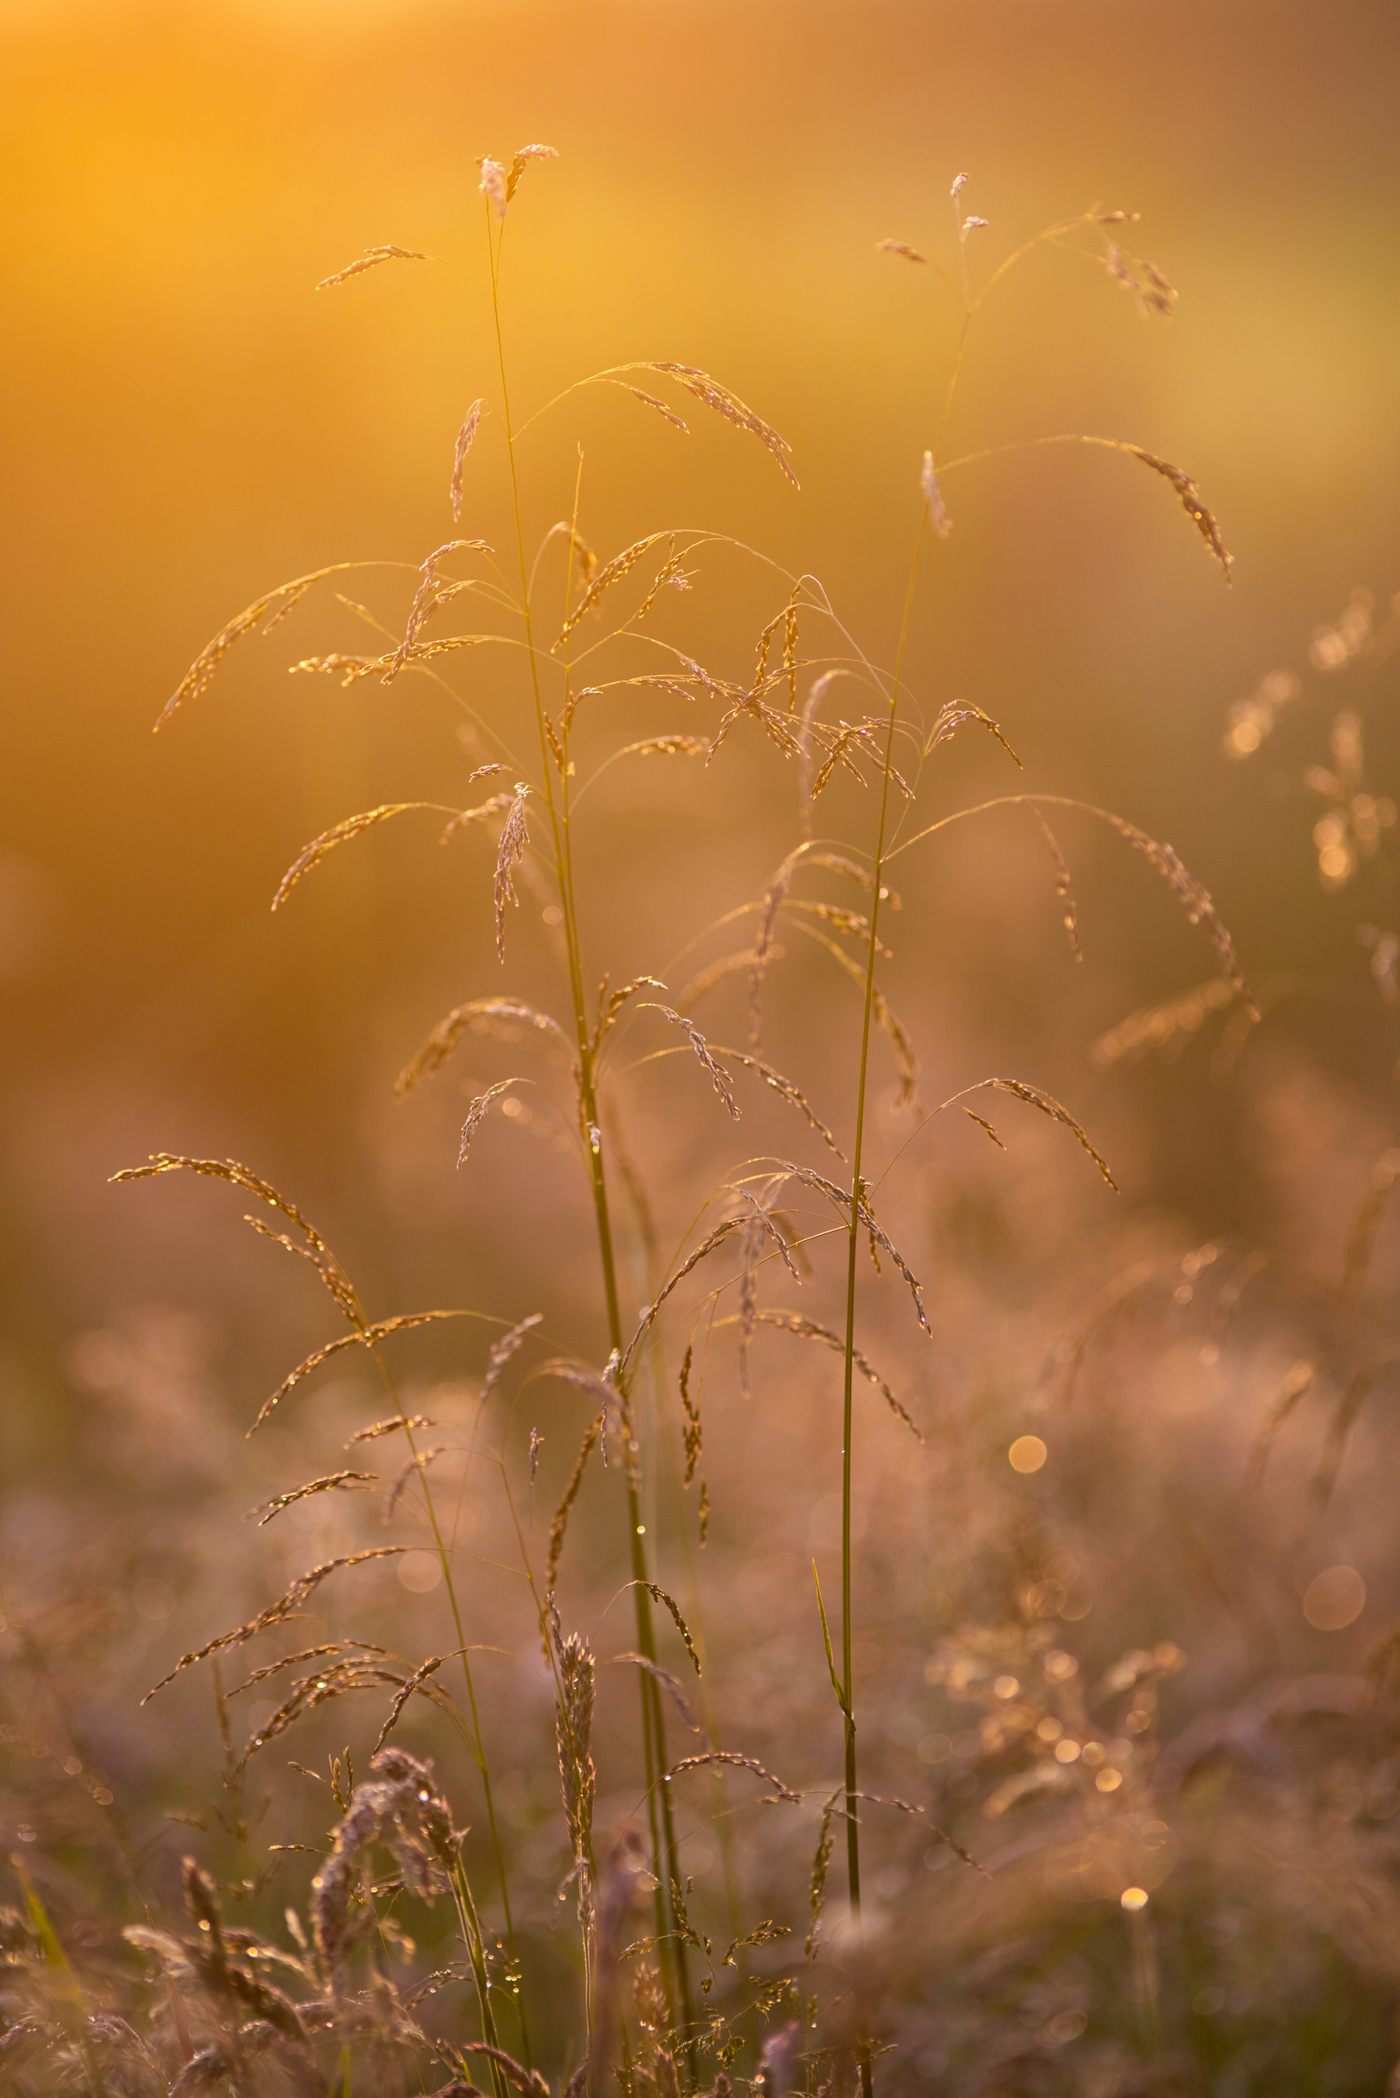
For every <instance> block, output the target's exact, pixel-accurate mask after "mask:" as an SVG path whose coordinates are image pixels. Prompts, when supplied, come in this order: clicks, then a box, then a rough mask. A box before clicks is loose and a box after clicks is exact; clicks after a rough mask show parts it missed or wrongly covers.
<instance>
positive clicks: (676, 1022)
mask: <svg viewBox="0 0 1400 2098" xmlns="http://www.w3.org/2000/svg"><path fill="white" fill-rule="evenodd" d="M654 1010H655V1011H656V1012H658V1013H660V1015H661V1017H662V1019H663V1020H669V1021H670V1022H671V1023H672V1025H673V1026H675V1027H679V1028H680V1029H681V1030H682V1031H683V1033H684V1034H685V1035H686V1037H687V1039H688V1040H689V1042H690V1046H691V1048H692V1049H693V1050H694V1051H695V1055H696V1058H697V1060H698V1062H699V1063H700V1065H701V1068H702V1069H703V1070H705V1071H708V1073H709V1075H710V1083H711V1084H712V1085H713V1086H714V1089H715V1091H716V1092H717V1093H718V1094H719V1097H720V1099H721V1100H722V1101H723V1102H724V1104H725V1106H726V1107H727V1108H728V1110H729V1112H730V1114H731V1115H732V1116H733V1118H734V1120H735V1121H736V1122H737V1121H738V1120H739V1103H738V1101H737V1100H736V1099H735V1098H734V1088H733V1086H732V1084H731V1083H730V1079H729V1073H728V1071H726V1070H725V1068H724V1065H723V1064H722V1063H720V1062H718V1061H717V1059H716V1058H715V1057H714V1056H713V1055H712V1054H711V1053H710V1045H709V1043H708V1042H707V1041H706V1040H705V1037H704V1035H703V1034H701V1032H700V1030H699V1028H698V1027H697V1026H696V1025H695V1022H694V1021H693V1020H687V1019H686V1018H685V1017H684V1015H683V1014H681V1013H678V1012H675V1011H674V1010H673V1009H672V1008H671V1007H670V1006H669V1005H658V1006H656V1007H655V1008H654Z"/></svg>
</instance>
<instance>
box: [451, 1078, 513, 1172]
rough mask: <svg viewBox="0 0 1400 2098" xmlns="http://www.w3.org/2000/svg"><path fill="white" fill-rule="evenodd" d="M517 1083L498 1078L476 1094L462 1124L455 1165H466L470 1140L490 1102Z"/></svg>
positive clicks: (482, 1119)
mask: <svg viewBox="0 0 1400 2098" xmlns="http://www.w3.org/2000/svg"><path fill="white" fill-rule="evenodd" d="M518 1083H519V1081H518V1079H514V1078H500V1079H498V1080H497V1081H496V1083H495V1085H488V1086H487V1088H486V1091H485V1092H484V1093H478V1094H477V1096H476V1098H475V1099H474V1100H473V1101H472V1102H471V1104H470V1105H469V1106H468V1108H467V1119H466V1120H465V1122H463V1124H462V1141H461V1144H460V1146H459V1148H458V1151H457V1163H458V1165H459V1166H464V1165H465V1164H466V1162H467V1153H468V1152H469V1151H470V1150H471V1147H472V1138H473V1137H474V1136H475V1135H476V1132H477V1130H478V1129H479V1128H480V1127H481V1125H482V1123H483V1122H484V1121H485V1119H486V1114H487V1110H488V1109H489V1108H490V1105H491V1102H492V1101H493V1100H499V1099H500V1097H501V1094H502V1093H505V1092H509V1090H510V1088H511V1087H512V1086H513V1085H516V1084H518Z"/></svg>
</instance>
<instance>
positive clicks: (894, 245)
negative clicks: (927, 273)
mask: <svg viewBox="0 0 1400 2098" xmlns="http://www.w3.org/2000/svg"><path fill="white" fill-rule="evenodd" d="M875 252H876V254H877V255H902V256H903V257H904V259H905V261H906V262H922V261H923V260H924V259H925V258H924V257H923V256H922V255H921V254H920V253H919V251H918V249H917V248H911V247H910V245H909V243H908V241H907V240H877V241H876V243H875Z"/></svg>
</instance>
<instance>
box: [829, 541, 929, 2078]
mask: <svg viewBox="0 0 1400 2098" xmlns="http://www.w3.org/2000/svg"><path fill="white" fill-rule="evenodd" d="M927 531H928V505H927V504H925V505H924V508H923V513H922V515H921V518H920V521H919V533H918V538H917V539H916V541H915V543H914V559H913V562H912V563H911V565H910V570H909V585H908V589H907V590H906V592H905V597H904V616H903V619H902V620H901V623H900V629H899V649H898V653H897V654H896V657H895V668H894V680H893V683H892V685H891V687H890V699H889V714H888V719H887V722H886V727H885V752H884V761H883V765H882V768H881V779H880V820H879V825H878V828H877V831H876V842H875V856H874V861H873V864H872V867H871V873H872V876H873V887H872V891H871V898H870V930H869V937H868V940H867V943H866V953H865V1003H864V1009H863V1012H862V1016H861V1034H860V1071H859V1076H858V1078H857V1082H856V1113H855V1134H854V1139H853V1143H852V1148H851V1218H850V1230H849V1234H848V1240H847V1248H846V1329H845V1337H844V1340H845V1344H844V1349H843V1359H842V1372H843V1374H842V1401H841V1688H842V1693H843V1710H842V1720H843V1724H844V1728H845V1747H846V1757H845V1791H846V1875H847V1887H848V1894H849V1900H850V1907H851V1923H852V1926H853V1928H854V1930H855V1933H856V1939H857V1943H859V1941H860V1928H861V1911H860V1822H859V1819H858V1813H857V1809H858V1805H859V1801H858V1797H857V1772H856V1719H855V1687H854V1681H853V1673H852V1628H853V1619H854V1612H853V1607H852V1605H853V1596H852V1583H851V1481H852V1477H853V1473H854V1463H853V1449H852V1439H853V1429H854V1408H853V1400H854V1391H855V1358H856V1265H857V1261H858V1258H859V1254H860V1206H861V1200H862V1197H863V1195H864V1192H865V1184H864V1181H863V1179H862V1177H861V1169H862V1164H863V1161H864V1156H865V1119H866V1103H867V1097H868V1085H869V1075H870V1027H871V1022H872V1020H873V1018H874V1014H875V966H876V960H877V957H878V955H879V951H880V942H879V928H880V895H881V885H882V880H883V874H884V865H885V841H886V835H887V832H888V828H889V807H890V775H891V772H892V770H893V765H894V736H895V727H896V724H897V721H898V716H899V692H900V680H901V677H902V675H903V670H904V651H905V647H906V645H907V642H908V639H909V618H910V613H911V611H912V609H913V603H914V586H915V584H916V582H917V580H918V574H919V561H920V558H921V556H922V554H923V549H924V537H925V534H926V533H927ZM857 2029H858V2033H859V2049H860V2086H861V2093H862V2098H871V2092H872V2090H873V2088H874V2082H873V2076H872V2071H871V2062H870V2040H869V2035H868V2033H867V2031H866V2028H865V2021H864V2016H863V2014H862V2016H861V2018H860V2020H859V2023H858V2028H857Z"/></svg>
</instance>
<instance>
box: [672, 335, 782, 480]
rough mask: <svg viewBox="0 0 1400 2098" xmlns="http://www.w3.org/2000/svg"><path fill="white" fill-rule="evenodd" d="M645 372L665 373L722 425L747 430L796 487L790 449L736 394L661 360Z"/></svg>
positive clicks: (692, 367) (686, 368) (686, 367)
mask: <svg viewBox="0 0 1400 2098" xmlns="http://www.w3.org/2000/svg"><path fill="white" fill-rule="evenodd" d="M645 368H646V369H647V370H649V371H654V372H665V373H666V374H667V376H668V377H670V378H672V379H674V380H676V382H677V384H678V385H681V386H683V387H684V388H685V390H686V392H687V393H689V394H691V395H693V396H694V398H695V399H696V400H697V401H700V402H702V403H703V404H704V406H705V407H707V408H713V409H714V411H715V413H716V415H722V416H723V417H724V419H725V421H726V422H731V423H733V424H734V426H735V428H736V429H739V430H747V431H748V432H749V433H750V435H751V436H754V437H756V438H757V439H758V441H759V443H760V444H761V445H763V446H764V447H765V448H766V449H767V450H768V451H769V452H771V453H772V455H773V457H774V458H775V459H776V460H777V462H778V464H779V466H780V467H781V468H782V470H783V472H784V474H786V476H787V478H788V480H789V481H790V482H791V483H792V485H793V487H794V488H796V487H798V486H799V485H800V484H799V482H798V479H797V475H796V474H795V473H794V472H793V470H792V468H791V467H790V466H789V464H788V461H787V454H788V453H789V452H790V451H791V450H792V446H791V445H790V444H789V443H788V441H787V439H786V438H785V437H780V436H779V435H778V433H777V431H776V430H775V429H774V428H773V426H772V424H771V423H766V422H764V420H763V418H762V416H760V415H755V414H754V412H753V409H752V408H750V407H749V406H748V405H747V404H746V403H745V402H743V401H741V400H740V398H739V396H738V394H737V393H732V392H731V391H730V389H729V388H728V387H727V386H722V385H721V384H720V382H719V380H718V379H712V378H711V377H710V374H709V373H708V372H703V371H701V370H700V369H699V367H698V366H697V365H694V364H676V363H674V362H673V361H670V360H667V359H663V360H661V361H659V362H657V363H655V364H651V365H648V366H647V367H645Z"/></svg>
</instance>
